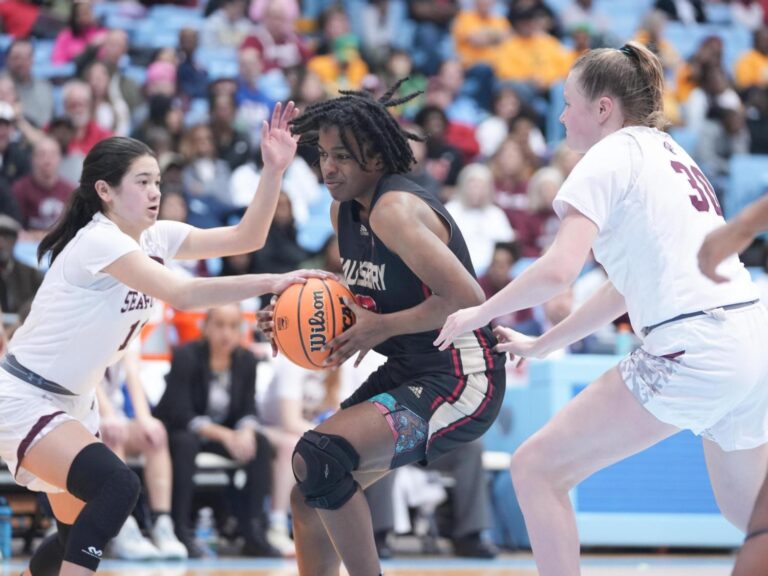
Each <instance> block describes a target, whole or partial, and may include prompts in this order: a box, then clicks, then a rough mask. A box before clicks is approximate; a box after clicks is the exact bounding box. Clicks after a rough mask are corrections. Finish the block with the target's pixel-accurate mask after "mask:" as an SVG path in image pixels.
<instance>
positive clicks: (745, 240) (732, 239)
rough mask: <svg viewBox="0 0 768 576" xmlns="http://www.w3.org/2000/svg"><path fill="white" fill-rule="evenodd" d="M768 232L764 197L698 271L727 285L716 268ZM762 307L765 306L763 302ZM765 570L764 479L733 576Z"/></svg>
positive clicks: (705, 249) (767, 500)
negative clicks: (757, 237)
mask: <svg viewBox="0 0 768 576" xmlns="http://www.w3.org/2000/svg"><path fill="white" fill-rule="evenodd" d="M765 230H768V196H763V197H762V198H760V200H757V201H756V202H753V203H752V204H750V205H749V206H747V207H746V208H745V209H744V210H743V211H742V212H741V213H739V214H738V215H737V216H736V217H735V218H734V219H733V220H731V221H730V222H728V224H726V225H725V226H721V227H720V228H718V229H717V230H714V231H713V232H710V233H709V234H708V235H707V237H706V238H705V239H704V243H703V244H702V245H701V249H700V250H699V267H700V268H701V271H702V273H703V274H704V275H705V276H707V278H709V279H710V280H713V281H714V282H727V281H728V278H727V277H726V276H723V275H722V274H721V273H720V272H719V270H718V266H719V265H720V263H721V262H722V261H723V260H725V259H726V258H728V257H729V256H731V255H732V254H739V253H740V252H743V251H744V250H746V249H747V248H748V247H749V245H750V244H751V243H752V240H754V238H755V236H757V234H759V233H760V232H763V231H765ZM763 304H765V302H763ZM767 567H768V478H766V480H765V481H764V482H763V487H762V488H761V489H760V493H759V494H758V496H757V501H756V502H755V508H754V510H753V511H752V517H751V518H750V520H749V526H748V528H747V536H746V538H745V540H744V545H743V546H742V547H741V550H739V555H738V556H737V557H736V566H734V568H733V576H755V575H756V574H763V573H765V571H766V569H768V568H767Z"/></svg>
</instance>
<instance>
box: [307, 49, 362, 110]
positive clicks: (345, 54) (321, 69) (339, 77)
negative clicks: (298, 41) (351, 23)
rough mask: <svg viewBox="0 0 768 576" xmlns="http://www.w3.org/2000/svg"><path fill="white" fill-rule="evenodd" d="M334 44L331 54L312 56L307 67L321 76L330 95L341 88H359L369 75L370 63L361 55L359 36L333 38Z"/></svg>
mask: <svg viewBox="0 0 768 576" xmlns="http://www.w3.org/2000/svg"><path fill="white" fill-rule="evenodd" d="M332 46H333V50H332V52H331V53H330V54H323V55H320V56H314V57H312V58H311V59H310V60H309V62H308V63H307V69H308V70H309V71H310V72H314V73H315V74H317V75H318V76H319V77H320V79H321V80H322V81H323V85H324V86H325V90H326V92H327V93H328V94H330V95H335V94H337V93H338V91H339V90H359V89H360V88H361V87H362V85H363V78H365V77H366V76H367V75H368V65H367V64H366V63H365V61H364V60H363V59H362V57H361V56H360V51H359V48H358V42H357V38H356V37H355V36H353V35H351V34H345V35H343V36H339V37H338V38H336V39H335V40H333V45H332Z"/></svg>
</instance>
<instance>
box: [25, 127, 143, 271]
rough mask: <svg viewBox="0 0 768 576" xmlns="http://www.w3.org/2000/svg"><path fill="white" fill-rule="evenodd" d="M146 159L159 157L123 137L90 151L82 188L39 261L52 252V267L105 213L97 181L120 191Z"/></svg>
mask: <svg viewBox="0 0 768 576" xmlns="http://www.w3.org/2000/svg"><path fill="white" fill-rule="evenodd" d="M142 156H152V157H154V156H155V155H154V153H153V152H152V149H151V148H149V146H147V145H146V144H144V143H143V142H140V141H138V140H134V139H133V138H125V137H122V136H114V137H112V138H105V139H104V140H101V141H100V142H98V143H97V144H96V145H95V146H94V147H93V148H92V149H91V151H90V152H88V155H87V156H86V157H85V160H84V161H83V174H82V176H81V178H80V186H78V187H77V189H76V190H75V191H74V192H73V193H72V196H71V197H70V199H69V202H68V203H67V207H66V209H65V210H64V213H63V214H62V215H61V218H59V221H58V222H57V223H56V225H55V226H54V228H53V230H51V231H50V232H49V233H48V234H46V235H45V237H44V238H43V240H42V241H41V242H40V245H39V246H38V248H37V260H38V262H41V261H42V260H43V257H44V256H45V254H46V253H47V252H49V251H50V252H51V264H52V263H53V261H54V260H55V259H56V257H57V256H58V255H59V254H61V251H62V250H64V247H65V246H66V245H67V243H68V242H69V241H70V240H72V238H74V237H75V235H76V234H77V232H78V230H80V229H81V228H82V227H83V226H85V225H86V224H88V222H90V221H91V219H92V218H93V215H94V214H96V213H97V212H100V211H101V210H103V208H104V206H103V204H102V201H101V198H99V195H98V194H97V193H96V182H98V181H99V180H103V181H104V182H106V183H107V184H109V185H110V186H111V187H113V188H117V187H118V186H120V183H121V182H122V180H123V176H125V174H126V173H127V172H128V170H129V169H130V167H131V164H133V162H134V161H135V160H136V159H137V158H140V157H142Z"/></svg>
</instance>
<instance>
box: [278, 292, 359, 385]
mask: <svg viewBox="0 0 768 576" xmlns="http://www.w3.org/2000/svg"><path fill="white" fill-rule="evenodd" d="M345 298H346V299H348V300H350V301H354V296H353V295H352V293H351V292H350V291H349V290H348V289H347V288H346V287H345V286H344V285H342V284H341V283H339V282H338V281H336V280H332V279H321V278H310V279H308V280H307V282H306V283H304V284H294V285H293V286H290V287H289V288H288V289H286V290H285V291H284V292H283V293H282V294H281V295H280V297H279V298H278V299H277V302H275V310H274V313H273V314H274V319H275V331H274V336H275V343H276V344H277V348H278V350H279V351H280V352H281V353H282V354H284V355H285V356H286V357H287V358H288V359H289V360H290V361H291V362H293V363H294V364H298V365H299V366H302V367H304V368H308V369H310V370H319V369H322V368H324V366H323V362H324V361H325V360H326V359H327V358H328V356H329V355H330V354H331V350H330V349H328V348H327V345H328V344H329V343H330V342H331V341H332V340H333V339H334V338H336V337H337V336H338V335H339V334H341V333H342V332H343V331H344V330H346V329H348V328H350V327H351V326H353V325H354V323H355V315H354V313H353V311H352V309H351V308H350V307H349V306H347V305H346V304H345V303H344V299H345Z"/></svg>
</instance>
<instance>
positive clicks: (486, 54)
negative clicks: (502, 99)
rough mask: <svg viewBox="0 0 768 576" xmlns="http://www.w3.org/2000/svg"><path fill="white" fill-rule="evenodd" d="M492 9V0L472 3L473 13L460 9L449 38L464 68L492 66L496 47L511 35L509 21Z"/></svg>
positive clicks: (476, 0)
mask: <svg viewBox="0 0 768 576" xmlns="http://www.w3.org/2000/svg"><path fill="white" fill-rule="evenodd" d="M492 9H493V0H475V9H474V10H462V11H461V12H459V14H458V16H456V20H454V24H453V39H454V43H455V45H456V53H457V54H458V56H459V60H460V61H461V64H462V66H464V68H471V67H472V66H475V65H477V64H488V65H493V63H494V62H495V60H496V57H497V56H496V53H497V51H498V49H499V46H501V44H502V43H503V42H504V41H505V40H506V39H507V38H509V36H510V35H511V33H512V27H511V26H510V24H509V21H508V20H507V19H506V18H504V17H503V16H498V15H495V14H493V11H492Z"/></svg>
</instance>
